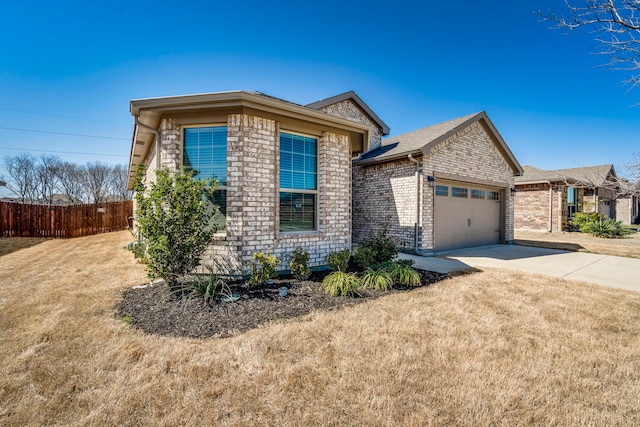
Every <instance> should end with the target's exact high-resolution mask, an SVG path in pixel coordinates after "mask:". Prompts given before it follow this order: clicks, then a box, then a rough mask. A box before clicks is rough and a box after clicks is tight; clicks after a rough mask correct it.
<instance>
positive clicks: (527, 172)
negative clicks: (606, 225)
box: [516, 164, 616, 187]
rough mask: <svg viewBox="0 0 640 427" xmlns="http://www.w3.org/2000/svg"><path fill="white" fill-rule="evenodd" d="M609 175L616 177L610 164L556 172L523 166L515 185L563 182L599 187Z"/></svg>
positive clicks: (557, 170)
mask: <svg viewBox="0 0 640 427" xmlns="http://www.w3.org/2000/svg"><path fill="white" fill-rule="evenodd" d="M610 175H612V176H614V177H615V176H616V171H615V169H614V168H613V165H611V164H608V165H598V166H584V167H580V168H569V169H556V170H544V169H539V168H536V167H534V166H529V165H527V166H524V174H523V175H522V176H519V177H516V184H533V183H538V182H547V181H549V182H558V181H563V182H569V183H578V184H586V185H593V186H594V187H600V186H602V185H603V184H604V183H605V181H606V180H607V178H608V177H609V176H610Z"/></svg>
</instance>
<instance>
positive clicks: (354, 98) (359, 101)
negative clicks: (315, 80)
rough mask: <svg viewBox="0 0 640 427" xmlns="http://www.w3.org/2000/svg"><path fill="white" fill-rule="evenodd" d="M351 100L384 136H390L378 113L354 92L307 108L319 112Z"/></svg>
mask: <svg viewBox="0 0 640 427" xmlns="http://www.w3.org/2000/svg"><path fill="white" fill-rule="evenodd" d="M346 100H351V101H353V102H355V103H356V105H358V107H360V108H362V110H364V112H365V113H366V114H367V115H368V116H369V117H371V119H373V121H374V122H375V123H376V124H377V125H378V127H379V128H380V129H382V134H383V135H389V132H390V129H389V126H387V125H386V123H385V122H383V121H382V119H381V118H380V117H378V115H377V114H376V113H374V112H373V110H372V109H371V108H369V106H368V105H367V104H365V102H364V101H363V100H362V99H361V98H360V97H359V96H358V94H356V93H355V92H354V91H352V90H351V91H349V92H345V93H341V94H340V95H336V96H332V97H331V98H326V99H322V100H320V101H316V102H312V103H311V104H307V105H306V106H307V107H309V108H313V109H314V110H319V109H321V108H324V107H328V106H329V105H333V104H337V103H339V102H342V101H346Z"/></svg>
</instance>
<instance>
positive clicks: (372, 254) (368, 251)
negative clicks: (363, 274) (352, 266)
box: [354, 229, 398, 268]
mask: <svg viewBox="0 0 640 427" xmlns="http://www.w3.org/2000/svg"><path fill="white" fill-rule="evenodd" d="M397 255H398V250H397V249H396V244H395V242H394V241H393V239H392V238H391V237H390V236H389V234H388V232H387V230H386V229H383V230H380V231H378V232H377V233H376V234H373V235H371V236H369V237H367V238H366V239H364V240H363V241H362V242H361V243H360V246H359V247H358V249H357V250H356V253H355V255H354V259H355V262H356V264H357V265H358V266H359V267H361V268H367V267H373V266H374V265H376V264H381V263H383V262H386V261H391V260H392V259H394V258H395V257H396V256H397Z"/></svg>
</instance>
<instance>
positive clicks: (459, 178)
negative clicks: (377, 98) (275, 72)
mask: <svg viewBox="0 0 640 427" xmlns="http://www.w3.org/2000/svg"><path fill="white" fill-rule="evenodd" d="M131 114H132V115H133V116H134V120H135V127H134V135H133V142H132V148H131V158H130V177H131V178H133V176H134V174H135V170H136V167H137V165H138V164H140V163H144V164H146V165H147V175H146V179H147V181H150V180H152V179H154V176H155V174H154V171H155V170H156V169H157V168H158V167H168V168H169V169H171V170H178V169H179V168H181V167H182V166H186V167H187V168H188V169H192V170H194V171H195V172H196V177H200V178H207V177H215V178H217V180H218V183H219V186H218V190H217V192H216V197H217V203H218V205H219V206H220V207H221V209H220V211H221V212H220V216H219V217H218V218H217V221H218V225H219V227H220V229H221V232H219V233H218V234H217V235H216V236H215V240H214V243H213V245H212V246H211V248H210V250H209V251H208V253H207V254H206V255H205V257H204V258H203V263H211V262H212V260H211V257H212V256H214V255H223V256H225V259H227V260H228V261H230V262H232V263H233V265H234V267H237V268H240V267H242V269H243V270H244V271H245V272H246V271H247V265H248V263H249V262H250V260H251V256H252V255H253V253H255V252H258V251H263V252H266V251H269V252H273V253H274V254H275V255H276V256H278V257H279V258H280V259H281V260H283V265H282V268H283V269H287V268H288V261H289V256H290V254H291V252H292V251H293V250H294V249H295V248H297V247H302V248H304V249H305V250H307V251H309V253H310V255H311V256H310V265H312V266H320V265H324V264H325V257H326V255H327V254H329V253H330V252H333V251H337V250H342V249H349V248H351V247H352V245H353V244H354V243H357V242H358V241H360V240H361V239H362V238H363V237H364V236H366V235H367V234H368V233H370V232H373V231H376V230H379V229H380V228H382V227H386V228H387V229H388V230H389V232H390V233H391V234H392V236H393V237H395V238H396V239H397V240H398V241H399V242H400V243H402V244H403V245H404V246H405V247H406V248H407V249H410V248H413V246H414V243H415V239H414V236H415V230H416V229H417V230H418V235H419V239H418V240H419V241H418V249H419V250H422V251H424V252H425V253H427V252H430V251H433V250H439V249H446V248H450V247H459V246H461V245H463V246H466V245H474V244H484V243H498V242H509V241H511V240H512V239H513V203H512V198H511V191H509V189H510V188H512V187H513V177H514V175H518V174H520V173H521V171H522V169H521V167H520V165H519V164H518V162H517V161H516V160H515V158H514V157H513V155H512V153H511V151H510V150H509V148H508V147H507V145H506V144H505V142H504V141H503V140H502V138H501V137H500V135H499V133H498V132H497V130H496V129H495V128H494V126H493V124H491V122H490V120H489V119H488V117H487V116H486V114H485V113H478V114H474V115H470V116H466V117H464V118H461V119H458V120H454V121H451V122H447V123H445V124H442V125H436V126H433V127H431V128H426V129H423V130H420V131H416V132H414V133H412V134H406V135H402V136H400V137H398V138H397V139H390V140H389V141H390V142H389V143H386V142H385V143H384V144H383V141H382V137H383V136H384V135H387V134H388V133H389V128H388V126H387V125H386V124H385V123H384V122H383V121H382V120H381V119H380V118H379V117H378V116H377V115H376V114H375V113H374V112H373V111H372V110H371V109H370V108H369V107H368V106H367V105H366V104H365V103H364V102H363V101H362V100H361V99H360V98H359V97H358V95H356V94H355V93H354V92H347V93H344V94H341V95H338V96H335V97H332V98H327V99H325V100H322V101H318V102H315V103H312V104H309V105H306V106H303V105H299V104H295V103H291V102H288V101H285V100H281V99H278V98H274V97H271V96H267V95H264V94H262V93H259V92H246V91H235V92H218V93H208V94H199V95H187V96H176V97H166V98H149V99H139V100H133V101H131ZM429 129H431V131H429ZM410 135H414V136H413V137H411V138H409V139H407V140H406V141H405V137H408V136H410ZM410 155H411V157H409V156H410ZM352 174H353V176H352ZM434 179H435V181H434ZM131 182H132V181H131ZM444 188H446V192H447V196H434V195H433V194H434V192H436V191H437V192H440V193H443V192H444V191H445V190H444ZM463 192H464V193H465V194H466V197H461V196H462V193H463ZM416 195H418V196H419V197H418V199H417V200H416ZM480 196H482V198H480ZM438 198H442V201H441V202H439V201H438ZM445 198H446V199H447V200H446V201H445V200H444V199H445ZM449 199H450V200H449ZM463 199H464V200H463ZM378 200H379V202H378ZM352 203H353V205H352ZM483 203H484V204H486V206H485V205H482V206H481V204H483ZM434 204H435V207H434ZM476 209H478V210H479V211H481V212H482V214H481V215H478V216H476V215H475V213H474V214H467V212H471V211H474V212H475V210H476ZM389 212H396V213H397V215H396V216H393V215H391V216H390V215H388V214H389ZM449 212H452V213H455V216H456V218H457V219H456V220H454V219H452V218H449ZM416 214H418V220H416ZM458 217H459V218H458ZM462 217H464V218H462ZM436 229H438V230H444V232H443V234H444V235H445V237H441V236H438V235H436V234H434V230H436ZM449 234H455V235H463V236H464V238H461V239H458V240H456V239H453V240H452V239H450V238H449V239H448V238H446V236H447V235H449ZM484 234H491V236H490V237H487V236H484ZM479 235H483V236H484V237H478V236H479ZM441 239H443V240H441ZM447 239H448V240H447ZM445 242H446V243H445Z"/></svg>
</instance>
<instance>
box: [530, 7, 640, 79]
mask: <svg viewBox="0 0 640 427" xmlns="http://www.w3.org/2000/svg"><path fill="white" fill-rule="evenodd" d="M564 2H565V4H566V6H567V8H568V9H569V14H568V15H557V14H556V13H554V12H551V11H549V12H548V13H542V12H538V15H540V16H541V17H542V18H544V19H545V20H550V21H553V22H555V24H556V28H562V29H567V30H569V31H573V30H576V29H578V28H581V27H587V28H589V29H592V30H593V32H594V33H595V40H596V42H597V43H598V45H599V46H600V48H599V50H598V51H597V52H596V53H599V54H602V55H605V56H607V57H608V58H609V59H608V61H607V62H606V63H605V65H606V66H608V67H610V68H612V69H615V70H622V71H627V72H629V73H630V75H629V76H628V77H627V78H626V79H625V80H624V82H625V83H626V84H629V85H631V87H632V88H633V87H635V86H637V85H638V84H640V1H638V0H564ZM576 4H579V5H578V6H576Z"/></svg>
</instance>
